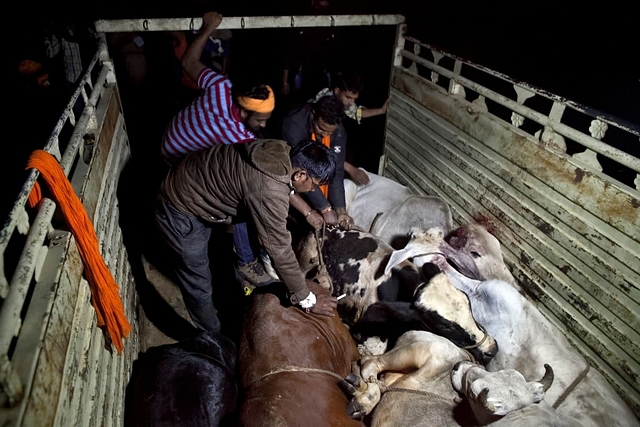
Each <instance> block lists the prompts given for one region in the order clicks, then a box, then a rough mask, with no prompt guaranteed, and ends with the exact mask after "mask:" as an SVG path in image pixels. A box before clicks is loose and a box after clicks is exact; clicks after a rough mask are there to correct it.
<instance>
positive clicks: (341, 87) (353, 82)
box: [315, 71, 389, 185]
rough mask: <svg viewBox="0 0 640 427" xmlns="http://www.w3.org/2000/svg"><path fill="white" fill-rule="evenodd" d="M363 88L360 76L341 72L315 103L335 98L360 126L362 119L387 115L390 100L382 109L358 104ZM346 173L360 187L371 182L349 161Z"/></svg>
mask: <svg viewBox="0 0 640 427" xmlns="http://www.w3.org/2000/svg"><path fill="white" fill-rule="evenodd" d="M363 88H364V81H363V80H362V77H360V75H358V74H357V73H354V72H349V71H344V72H339V73H338V74H337V75H336V76H335V78H334V79H332V85H331V87H326V88H324V89H322V90H321V91H319V92H318V93H317V94H316V97H315V101H317V100H318V99H320V98H322V97H323V96H335V97H336V98H338V99H339V100H340V101H342V104H343V105H344V115H345V116H346V117H348V118H349V119H352V120H354V121H355V122H356V123H357V124H358V125H359V124H360V123H361V120H362V119H365V118H367V117H374V116H380V115H383V114H387V107H388V105H389V99H387V100H386V101H385V102H384V103H383V104H382V106H381V107H380V108H366V107H363V106H361V105H358V104H356V101H357V100H358V98H359V97H360V93H361V92H362V89H363ZM347 158H348V156H347ZM345 172H346V173H347V175H349V178H351V180H353V182H355V183H356V184H358V185H364V184H367V183H368V182H369V176H368V175H367V174H366V173H364V172H363V171H362V170H360V169H358V168H357V167H355V166H353V165H352V164H351V163H349V162H348V161H347V162H345Z"/></svg>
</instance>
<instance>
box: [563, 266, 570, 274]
mask: <svg viewBox="0 0 640 427" xmlns="http://www.w3.org/2000/svg"><path fill="white" fill-rule="evenodd" d="M560 271H562V272H563V273H564V274H568V273H569V272H570V271H571V266H570V265H563V266H562V267H560Z"/></svg>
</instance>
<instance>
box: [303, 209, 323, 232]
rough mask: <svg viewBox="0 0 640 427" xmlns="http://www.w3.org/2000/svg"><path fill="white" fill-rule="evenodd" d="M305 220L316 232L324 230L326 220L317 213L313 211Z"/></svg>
mask: <svg viewBox="0 0 640 427" xmlns="http://www.w3.org/2000/svg"><path fill="white" fill-rule="evenodd" d="M305 219H306V220H307V223H308V224H309V225H310V226H312V227H313V228H314V229H316V230H320V229H322V226H323V225H324V218H323V217H322V215H320V214H319V213H318V212H316V211H312V212H311V213H310V214H309V215H307V217H306V218H305Z"/></svg>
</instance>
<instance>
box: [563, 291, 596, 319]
mask: <svg viewBox="0 0 640 427" xmlns="http://www.w3.org/2000/svg"><path fill="white" fill-rule="evenodd" d="M567 299H568V300H569V302H570V303H571V305H572V306H573V307H574V308H577V309H579V310H580V311H581V312H582V313H583V314H585V315H586V313H590V312H591V310H590V309H589V304H587V303H585V302H584V300H582V299H580V298H578V297H577V296H576V295H569V297H568V298H567ZM587 317H589V316H588V315H587Z"/></svg>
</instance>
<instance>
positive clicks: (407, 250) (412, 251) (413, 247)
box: [384, 242, 425, 274]
mask: <svg viewBox="0 0 640 427" xmlns="http://www.w3.org/2000/svg"><path fill="white" fill-rule="evenodd" d="M424 252H425V249H424V247H423V246H422V245H419V244H414V243H412V242H409V243H407V246H405V247H404V249H399V250H396V251H393V252H392V253H391V256H390V257H389V261H388V262H387V266H386V267H385V269H384V274H389V272H390V271H391V270H392V269H393V268H394V267H396V266H397V265H398V264H400V263H401V262H402V261H406V260H408V259H411V258H414V257H416V256H419V255H425V253H424Z"/></svg>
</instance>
